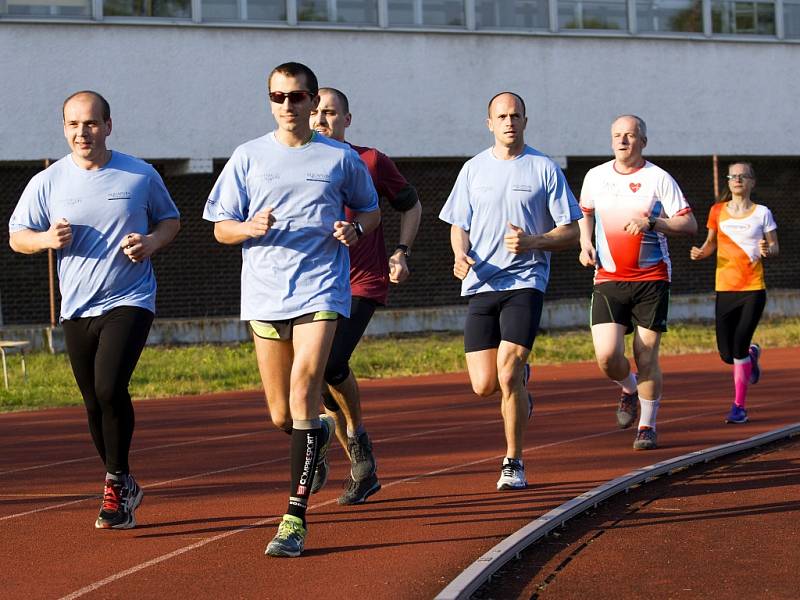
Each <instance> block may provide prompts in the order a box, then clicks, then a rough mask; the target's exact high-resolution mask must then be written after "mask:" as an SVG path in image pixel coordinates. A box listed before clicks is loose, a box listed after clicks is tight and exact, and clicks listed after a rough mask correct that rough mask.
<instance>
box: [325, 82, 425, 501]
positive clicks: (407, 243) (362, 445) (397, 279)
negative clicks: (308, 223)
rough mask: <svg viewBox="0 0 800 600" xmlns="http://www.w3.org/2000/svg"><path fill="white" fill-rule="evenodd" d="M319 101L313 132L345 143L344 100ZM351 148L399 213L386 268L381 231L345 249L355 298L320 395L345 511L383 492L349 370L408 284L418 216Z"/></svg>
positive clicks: (400, 191)
mask: <svg viewBox="0 0 800 600" xmlns="http://www.w3.org/2000/svg"><path fill="white" fill-rule="evenodd" d="M319 97H320V102H319V105H318V106H317V107H316V108H315V109H314V110H312V111H311V126H312V127H313V128H314V129H315V130H316V131H317V132H318V133H321V134H323V135H326V136H328V137H329V138H332V139H334V140H338V141H340V142H345V139H344V136H345V129H346V128H347V127H349V126H350V123H351V121H352V115H351V114H350V103H349V101H348V99H347V96H345V95H344V93H343V92H341V91H340V90H337V89H335V88H322V89H320V90H319ZM345 143H348V142H345ZM348 144H349V143H348ZM349 146H350V147H351V148H353V149H354V150H355V151H356V152H358V154H359V156H360V157H361V160H363V161H364V164H365V165H366V166H367V168H368V169H369V173H370V176H371V177H372V181H373V183H374V184H375V188H376V189H377V191H378V195H379V197H381V198H386V199H387V200H388V202H389V204H391V206H392V208H394V209H395V210H397V211H399V212H400V239H399V243H398V244H397V246H395V248H394V251H393V252H392V254H391V255H390V257H389V260H388V263H387V260H386V246H385V243H384V238H383V227H377V228H376V229H375V230H374V231H373V232H372V233H370V234H368V235H365V236H363V237H362V239H361V240H359V242H358V244H356V245H355V246H351V247H350V248H349V250H350V285H351V287H352V292H353V297H352V301H351V305H350V317H349V318H347V319H341V320H340V321H339V323H338V325H337V327H336V336H335V337H334V338H333V346H332V348H331V353H330V357H329V358H328V364H327V366H326V367H325V383H326V384H327V390H326V392H323V401H324V402H325V407H326V409H327V412H328V414H329V415H331V416H333V417H334V418H335V419H336V434H337V437H338V438H339V441H340V442H341V444H342V446H343V447H344V449H345V451H346V452H347V454H348V456H349V457H350V463H351V465H350V476H349V477H348V479H347V482H346V485H345V490H344V492H343V493H342V495H341V496H340V497H339V504H343V505H349V504H361V503H362V502H364V501H365V500H366V499H367V498H368V497H369V496H371V495H372V494H374V493H375V492H377V491H378V490H380V489H381V484H380V482H379V481H378V476H377V473H376V470H377V469H376V462H375V457H374V456H373V454H372V442H371V441H370V439H369V435H368V434H367V431H366V429H365V428H364V424H363V422H362V420H361V397H360V394H359V389H358V382H357V381H356V378H355V375H354V374H353V371H352V370H350V365H349V360H350V357H351V356H352V354H353V351H354V350H355V348H356V346H357V345H358V342H359V341H360V340H361V336H362V335H364V331H365V330H366V329H367V325H369V322H370V319H371V318H372V315H373V313H374V312H375V308H376V307H377V306H382V305H384V304H386V299H387V295H388V292H389V282H390V281H391V282H392V283H402V282H403V281H405V280H406V279H408V276H409V270H408V264H407V262H406V259H407V258H408V256H409V254H410V252H411V246H412V244H413V243H414V239H415V238H416V235H417V230H418V229H419V223H420V217H421V215H422V205H421V204H420V202H419V198H418V197H417V191H416V190H415V189H414V187H413V186H411V185H409V183H408V182H407V181H406V180H405V178H404V177H403V176H402V175H401V174H400V172H399V171H398V170H397V167H396V166H395V164H394V163H393V162H392V161H391V160H390V159H389V157H387V156H386V155H385V154H383V153H381V152H379V151H378V150H376V149H374V148H365V147H361V146H354V145H353V144H349ZM346 213H347V218H348V220H349V219H351V218H353V215H352V214H351V211H350V210H349V209H347V210H346ZM327 467H328V465H327V461H319V462H318V463H317V474H316V475H315V477H314V487H315V488H316V487H318V486H319V487H321V486H322V485H323V484H324V482H325V479H326V478H327ZM312 491H313V490H312Z"/></svg>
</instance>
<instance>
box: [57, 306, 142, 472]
mask: <svg viewBox="0 0 800 600" xmlns="http://www.w3.org/2000/svg"><path fill="white" fill-rule="evenodd" d="M152 322H153V313H151V312H150V311H149V310H146V309H143V308H138V307H134V306H120V307H117V308H113V309H111V310H110V311H108V312H107V313H105V314H103V315H100V316H98V317H84V318H78V319H68V320H65V321H64V322H63V323H62V326H63V328H64V339H65V341H66V344H67V352H68V353H69V360H70V362H71V363H72V372H73V374H74V375H75V381H76V382H77V384H78V388H79V389H80V391H81V395H82V396H83V402H84V404H85V405H86V412H87V414H88V417H89V431H90V432H91V434H92V440H93V441H94V445H95V447H96V448H97V452H98V453H99V454H100V458H101V459H103V462H104V463H105V465H106V470H107V471H108V472H109V473H128V471H129V467H128V452H129V450H130V447H131V439H132V437H133V425H134V417H133V404H132V403H131V396H130V394H129V393H128V383H129V382H130V380H131V376H132V375H133V370H134V369H135V368H136V363H137V362H138V361H139V356H140V355H141V353H142V349H143V348H144V344H145V342H146V341H147V334H148V333H149V332H150V325H151V324H152Z"/></svg>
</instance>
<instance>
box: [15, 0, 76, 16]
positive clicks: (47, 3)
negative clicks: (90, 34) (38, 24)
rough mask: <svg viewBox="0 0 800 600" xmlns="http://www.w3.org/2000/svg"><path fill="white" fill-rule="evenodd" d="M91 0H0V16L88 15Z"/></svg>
mask: <svg viewBox="0 0 800 600" xmlns="http://www.w3.org/2000/svg"><path fill="white" fill-rule="evenodd" d="M91 14H92V10H91V0H7V1H5V2H4V1H2V0H0V16H6V17H89V16H91Z"/></svg>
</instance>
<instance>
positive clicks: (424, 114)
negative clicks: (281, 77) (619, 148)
mask: <svg viewBox="0 0 800 600" xmlns="http://www.w3.org/2000/svg"><path fill="white" fill-rule="evenodd" d="M287 60H299V61H301V62H304V63H306V64H308V65H309V66H311V67H312V68H313V69H314V70H315V71H316V72H317V74H318V75H319V77H320V81H321V83H322V84H324V85H334V86H336V87H340V88H342V89H343V90H345V91H346V93H348V94H349V95H350V96H351V98H352V99H353V113H354V123H353V126H352V129H351V131H350V133H349V138H350V139H351V140H352V141H354V142H357V143H361V144H367V145H372V146H376V147H379V148H381V149H382V150H384V151H385V152H386V153H388V154H390V155H391V156H397V157H404V158H411V157H461V156H471V155H474V154H476V153H477V152H478V151H479V150H481V149H482V148H484V147H485V146H487V145H488V144H489V142H490V137H489V133H488V131H487V130H486V127H485V125H484V115H485V111H486V102H487V100H488V98H489V97H491V96H492V95H493V94H494V93H495V92H497V91H499V90H503V89H511V90H515V91H517V92H519V93H520V94H521V95H522V96H523V97H525V99H526V101H527V104H528V111H529V117H530V122H529V131H528V139H529V141H530V142H531V143H532V145H534V146H536V147H538V148H539V149H541V150H543V151H544V152H547V153H548V154H551V155H554V156H570V157H586V156H598V155H605V154H606V153H607V151H608V126H609V123H610V121H611V119H612V117H613V116H615V115H617V114H619V113H623V112H634V113H637V114H640V115H641V116H643V117H644V118H645V120H646V121H647V122H648V124H649V129H650V131H649V133H650V147H649V151H650V153H651V154H653V155H658V156H704V155H711V154H714V153H720V154H748V155H762V156H768V155H772V156H783V155H794V154H797V139H798V135H799V134H800V121H798V119H797V118H796V114H795V104H796V102H795V99H796V98H798V97H800V44H797V43H784V42H779V41H776V40H755V39H750V40H722V39H702V36H694V37H687V38H679V37H676V38H674V39H667V38H653V37H651V38H638V37H626V36H625V35H619V34H617V35H614V36H609V35H602V34H596V35H592V34H584V35H579V36H578V35H533V34H527V35H515V34H509V33H505V34H491V33H479V32H463V31H462V32H453V33H445V32H430V31H424V32H422V31H420V32H412V31H391V30H389V31H375V30H366V31H358V30H330V29H312V28H307V29H302V30H299V29H288V28H284V29H280V28H271V29H268V28H248V27H213V26H202V27H201V26H192V25H178V24H162V25H143V24H120V23H116V24H108V23H72V24H70V23H64V22H61V23H52V24H48V23H20V22H3V23H0V81H2V82H3V84H2V86H0V106H2V107H3V113H4V115H5V118H3V119H0V135H2V139H4V140H13V142H12V143H6V144H2V145H0V162H2V161H19V160H39V159H42V158H47V157H50V158H54V157H60V156H63V155H64V154H65V153H66V147H65V145H64V141H63V139H62V137H61V127H60V125H61V122H60V118H61V115H60V102H61V100H62V99H63V98H64V97H65V96H66V95H68V94H69V93H71V92H73V91H75V90H78V89H85V88H89V89H96V90H98V91H100V92H101V93H103V94H104V95H106V96H107V97H108V99H109V100H110V102H111V106H112V114H113V116H114V118H115V121H114V132H113V134H112V137H111V139H110V144H111V145H112V146H113V147H115V148H118V149H120V150H122V151H124V152H128V153H131V154H134V155H137V156H140V157H143V158H149V159H152V160H159V159H211V158H223V157H227V156H230V154H231V152H232V150H233V148H234V147H235V146H236V145H238V144H239V143H241V142H242V141H244V140H247V139H250V138H253V137H256V136H258V135H261V134H262V133H264V132H266V131H268V130H270V129H271V128H272V118H271V115H270V114H269V112H268V108H267V100H266V89H265V87H266V86H265V79H266V75H267V73H268V72H269V70H270V69H271V68H272V67H273V66H275V65H277V64H278V63H281V62H284V61H287Z"/></svg>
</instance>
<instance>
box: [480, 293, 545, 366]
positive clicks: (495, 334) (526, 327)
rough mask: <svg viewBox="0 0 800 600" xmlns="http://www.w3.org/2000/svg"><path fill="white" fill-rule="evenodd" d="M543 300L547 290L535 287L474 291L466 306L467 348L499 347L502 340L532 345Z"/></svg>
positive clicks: (527, 345) (484, 348) (540, 316)
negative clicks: (477, 292) (544, 292)
mask: <svg viewBox="0 0 800 600" xmlns="http://www.w3.org/2000/svg"><path fill="white" fill-rule="evenodd" d="M543 304H544V294H543V293H542V292H540V291H539V290H535V289H524V290H509V291H505V292H482V293H480V294H475V295H474V296H472V297H471V298H470V300H469V307H468V308H467V321H466V323H465V325H464V351H465V352H478V351H480V350H488V349H489V348H497V347H498V346H500V341H501V340H502V341H506V342H511V343H512V344H517V345H519V346H524V347H525V348H527V349H528V350H530V349H532V348H533V340H534V339H536V334H537V332H538V331H539V320H540V319H541V318H542V305H543Z"/></svg>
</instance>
